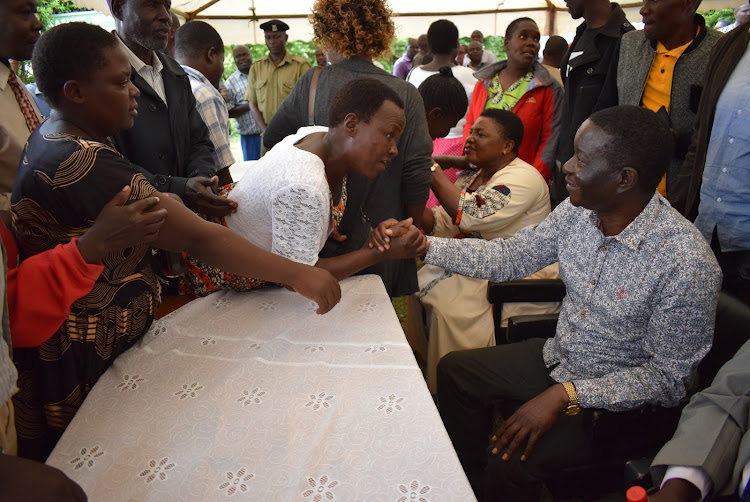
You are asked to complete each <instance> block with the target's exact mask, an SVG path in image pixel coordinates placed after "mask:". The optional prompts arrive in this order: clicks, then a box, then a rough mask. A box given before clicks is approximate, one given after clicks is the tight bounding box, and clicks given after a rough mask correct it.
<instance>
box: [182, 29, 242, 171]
mask: <svg viewBox="0 0 750 502" xmlns="http://www.w3.org/2000/svg"><path fill="white" fill-rule="evenodd" d="M174 46H175V58H176V59H177V61H178V62H179V63H180V65H181V66H182V69H183V70H185V73H187V74H188V78H189V79H190V87H191V88H192V90H193V96H195V108H196V109H197V110H198V113H199V114H200V116H201V118H202V119H203V122H205V124H206V127H207V128H208V136H209V138H211V143H213V145H214V151H213V153H212V154H211V157H212V158H213V161H214V164H215V165H216V176H218V177H219V185H220V186H221V185H226V184H228V183H231V182H232V176H231V174H229V166H231V165H232V164H234V156H233V155H232V151H231V148H230V146H229V115H228V112H227V105H226V103H225V102H224V98H223V97H222V96H221V93H220V92H219V83H220V81H221V75H222V74H223V73H224V42H223V41H222V40H221V36H220V35H219V33H218V32H217V31H216V30H215V29H214V28H213V27H212V26H211V25H209V24H208V23H204V22H203V21H191V22H189V23H185V24H184V25H183V26H181V27H180V28H179V29H178V30H177V34H176V35H175V43H174Z"/></svg>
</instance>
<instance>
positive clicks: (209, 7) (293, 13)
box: [73, 0, 739, 44]
mask: <svg viewBox="0 0 750 502" xmlns="http://www.w3.org/2000/svg"><path fill="white" fill-rule="evenodd" d="M738 1H739V0H737V1H735V2H734V3H738ZM73 2H74V3H75V4H77V5H81V6H85V7H90V8H93V9H95V10H98V11H99V12H103V13H106V14H109V8H108V7H107V3H106V1H105V0H73ZM729 3H731V0H703V2H702V3H701V10H704V11H705V10H710V9H721V8H724V7H727V6H730V5H728V4H729ZM312 4H313V1H312V0H283V1H279V0H173V1H172V9H173V10H174V11H175V12H176V13H177V14H178V15H179V16H180V17H183V18H188V17H190V18H195V19H201V20H203V21H206V22H208V23H210V24H211V25H212V26H214V27H215V28H216V29H217V30H218V31H219V33H220V34H221V36H222V38H223V40H224V43H225V44H240V43H263V31H262V30H261V29H260V28H258V25H260V24H261V23H263V22H264V21H267V20H269V19H273V18H280V19H283V20H284V22H286V23H287V24H288V25H289V26H290V30H289V39H290V40H311V39H312V27H311V26H310V23H309V21H308V19H307V16H308V15H309V14H310V12H311V9H312ZM389 5H390V7H391V10H393V12H394V13H395V14H396V16H395V18H394V22H395V24H396V28H397V36H398V37H399V38H406V37H416V36H418V35H419V34H421V33H425V32H426V31H427V28H428V27H429V25H430V23H432V22H433V21H435V20H436V19H441V18H446V19H450V20H451V21H453V22H454V23H455V24H456V26H458V29H459V33H460V34H461V36H462V37H463V36H469V35H470V34H471V32H472V31H473V30H476V29H479V30H481V31H482V32H483V33H484V35H485V36H487V35H502V34H504V32H505V28H506V26H507V25H508V23H510V22H511V21H512V20H513V19H515V18H517V17H521V16H528V17H531V18H532V19H534V20H536V22H537V24H539V28H540V30H541V31H542V34H543V35H547V34H550V33H549V31H550V27H549V26H548V23H549V21H550V19H553V20H554V27H553V29H552V34H554V33H571V32H574V31H575V28H576V26H578V24H580V21H581V20H573V19H571V17H570V15H569V14H568V10H567V8H566V7H565V2H564V1H563V0H501V1H500V2H499V3H498V2H497V1H496V0H472V1H471V2H470V3H469V4H462V3H461V2H457V1H456V0H430V1H429V2H427V1H424V0H418V1H404V0H390V2H389ZM462 5H466V9H463V10H461V9H460V7H461V6H462ZM622 5H623V7H624V9H625V12H626V14H627V16H628V19H629V20H630V21H632V22H634V23H636V22H640V21H641V16H640V14H638V10H639V8H640V5H641V3H640V2H622ZM731 6H733V5H731ZM552 9H554V14H551V15H550V12H551V11H552ZM253 13H254V14H255V17H253Z"/></svg>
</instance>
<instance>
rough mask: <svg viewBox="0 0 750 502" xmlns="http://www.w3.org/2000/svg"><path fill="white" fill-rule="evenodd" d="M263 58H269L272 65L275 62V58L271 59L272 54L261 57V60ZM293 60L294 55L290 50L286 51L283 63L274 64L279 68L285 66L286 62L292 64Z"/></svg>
mask: <svg viewBox="0 0 750 502" xmlns="http://www.w3.org/2000/svg"><path fill="white" fill-rule="evenodd" d="M263 59H267V60H268V62H269V63H271V64H272V65H273V64H274V63H273V60H272V59H271V55H270V54H269V55H268V56H266V57H264V58H262V59H260V60H259V61H262V60H263ZM292 61H293V59H292V55H291V54H290V53H289V51H286V52H285V53H284V58H283V59H282V60H281V63H279V64H278V66H276V65H274V66H276V68H279V67H281V66H284V65H285V64H291V63H292Z"/></svg>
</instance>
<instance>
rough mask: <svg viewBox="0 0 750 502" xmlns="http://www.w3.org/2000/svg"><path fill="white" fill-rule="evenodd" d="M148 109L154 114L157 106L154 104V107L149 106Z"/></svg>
mask: <svg viewBox="0 0 750 502" xmlns="http://www.w3.org/2000/svg"><path fill="white" fill-rule="evenodd" d="M148 109H149V110H151V111H152V112H155V111H156V105H153V104H152V105H148Z"/></svg>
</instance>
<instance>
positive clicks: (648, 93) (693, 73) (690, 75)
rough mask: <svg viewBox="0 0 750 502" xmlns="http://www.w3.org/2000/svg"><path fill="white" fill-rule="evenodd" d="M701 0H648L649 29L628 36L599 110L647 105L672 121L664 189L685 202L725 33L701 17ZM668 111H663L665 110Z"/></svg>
mask: <svg viewBox="0 0 750 502" xmlns="http://www.w3.org/2000/svg"><path fill="white" fill-rule="evenodd" d="M699 5H700V0H658V1H657V0H644V2H643V7H641V16H642V17H643V23H644V27H643V30H639V31H633V32H630V33H626V34H625V35H623V36H622V41H621V45H620V52H619V54H617V55H616V56H615V57H616V59H615V61H614V63H613V64H614V65H616V67H617V71H615V72H610V73H609V74H608V76H607V82H606V83H605V91H604V92H603V93H602V94H603V97H602V98H601V99H600V100H599V104H598V105H597V109H602V108H607V107H609V106H615V105H618V104H619V105H636V106H643V107H645V108H648V109H650V110H653V111H655V112H657V113H659V114H660V116H661V117H662V118H663V119H664V120H665V121H668V122H669V126H670V127H671V128H672V130H673V132H674V134H675V136H676V142H675V152H674V155H673V156H672V161H671V162H670V165H669V168H668V169H667V175H666V176H665V178H664V179H663V180H662V182H661V183H660V185H659V188H658V191H659V192H660V193H661V194H662V195H664V196H666V197H667V199H669V200H670V202H673V201H675V200H677V199H679V198H680V197H681V196H682V197H683V198H684V193H686V192H687V189H688V185H689V182H690V173H689V172H685V173H681V172H680V168H681V167H682V163H683V160H684V159H685V154H686V153H687V150H688V147H689V146H690V138H691V134H692V124H693V119H694V118H695V113H696V111H697V110H698V102H699V100H700V95H701V92H702V90H703V79H704V77H705V75H706V66H707V65H708V61H709V55H710V54H711V49H712V48H713V46H714V43H716V41H717V40H718V39H719V38H720V37H721V33H719V32H717V31H715V30H712V29H709V28H706V22H705V20H704V19H703V16H701V15H699V14H696V11H697V10H698V6H699ZM662 108H663V110H662Z"/></svg>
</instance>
